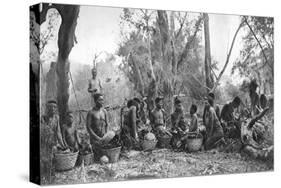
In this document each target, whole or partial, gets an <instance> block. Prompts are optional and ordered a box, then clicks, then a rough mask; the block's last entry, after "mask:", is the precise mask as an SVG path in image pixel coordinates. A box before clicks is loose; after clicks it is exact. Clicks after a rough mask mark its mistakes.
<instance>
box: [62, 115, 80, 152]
mask: <svg viewBox="0 0 281 188" xmlns="http://www.w3.org/2000/svg"><path fill="white" fill-rule="evenodd" d="M63 135H64V141H65V143H66V145H67V147H69V148H70V150H72V151H77V150H78V143H79V137H78V133H77V131H76V129H75V126H74V125H73V115H72V114H68V117H67V124H66V125H65V126H64V130H63Z"/></svg>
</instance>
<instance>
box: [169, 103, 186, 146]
mask: <svg viewBox="0 0 281 188" xmlns="http://www.w3.org/2000/svg"><path fill="white" fill-rule="evenodd" d="M174 105H175V111H174V113H173V114H172V115H171V121H172V134H173V136H172V139H171V145H172V148H173V149H184V145H185V139H184V136H185V134H186V132H187V124H186V121H185V117H184V110H183V106H182V104H181V101H180V100H179V99H178V98H175V101H174Z"/></svg>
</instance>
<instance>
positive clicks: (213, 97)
mask: <svg viewBox="0 0 281 188" xmlns="http://www.w3.org/2000/svg"><path fill="white" fill-rule="evenodd" d="M207 100H212V101H214V102H213V108H214V109H215V112H216V115H217V117H218V119H220V107H219V106H218V105H216V104H215V94H214V93H211V92H210V93H209V94H208V96H207ZM208 105H210V104H207V105H206V106H205V107H204V110H203V118H204V114H205V111H206V107H207V106H208ZM203 121H204V119H203Z"/></svg>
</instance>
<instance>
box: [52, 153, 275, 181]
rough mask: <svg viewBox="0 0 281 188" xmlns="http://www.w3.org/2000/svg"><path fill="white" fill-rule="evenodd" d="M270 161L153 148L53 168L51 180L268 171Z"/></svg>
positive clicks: (120, 179)
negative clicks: (104, 160)
mask: <svg viewBox="0 0 281 188" xmlns="http://www.w3.org/2000/svg"><path fill="white" fill-rule="evenodd" d="M272 170H273V165H272V164H270V163H267V162H264V161H260V160H255V159H251V158H249V157H248V156H245V155H241V154H240V153H223V152H218V151H215V150H213V151H204V152H196V153H185V152H173V151H171V150H168V149H157V150H154V151H152V152H136V151H132V152H130V153H125V154H123V155H122V156H121V157H120V160H119V161H118V162H117V163H113V164H104V165H101V164H97V163H94V164H92V165H90V166H85V167H82V166H79V167H75V168H74V169H72V170H70V171H65V172H56V173H55V174H54V176H53V177H52V184H71V183H90V182H104V181H122V180H135V179H151V178H172V177H183V176H185V177H186V176H199V175H213V174H231V173H246V172H262V171H272Z"/></svg>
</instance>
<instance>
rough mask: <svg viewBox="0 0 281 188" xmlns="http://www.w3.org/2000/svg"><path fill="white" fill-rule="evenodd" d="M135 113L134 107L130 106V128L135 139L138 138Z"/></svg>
mask: <svg viewBox="0 0 281 188" xmlns="http://www.w3.org/2000/svg"><path fill="white" fill-rule="evenodd" d="M136 113H137V110H136V107H132V108H131V109H130V119H131V120H130V121H131V125H132V129H133V133H134V135H133V137H134V138H135V139H137V138H138V134H137V125H136V122H137V114H136Z"/></svg>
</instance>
